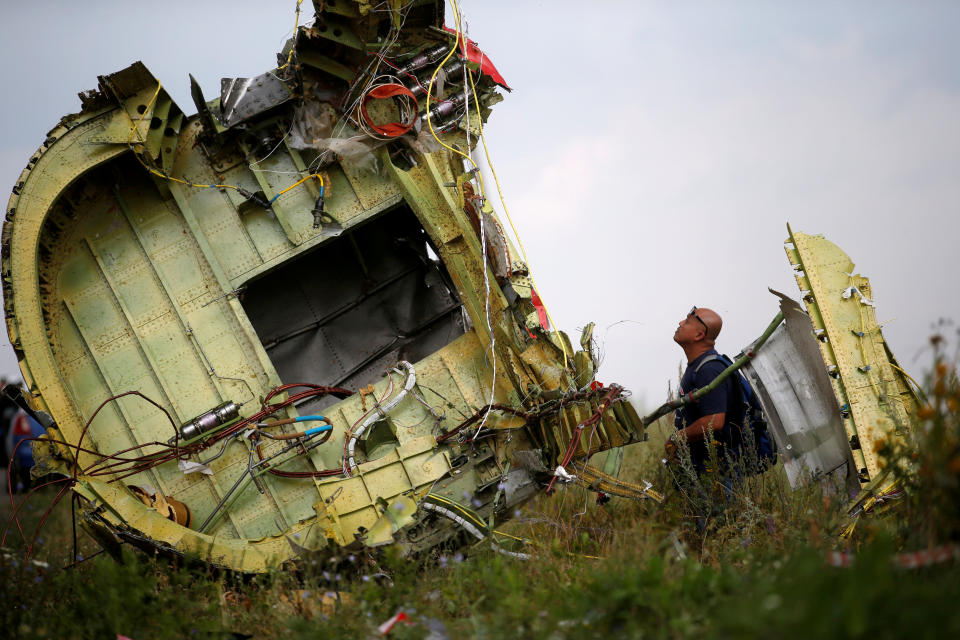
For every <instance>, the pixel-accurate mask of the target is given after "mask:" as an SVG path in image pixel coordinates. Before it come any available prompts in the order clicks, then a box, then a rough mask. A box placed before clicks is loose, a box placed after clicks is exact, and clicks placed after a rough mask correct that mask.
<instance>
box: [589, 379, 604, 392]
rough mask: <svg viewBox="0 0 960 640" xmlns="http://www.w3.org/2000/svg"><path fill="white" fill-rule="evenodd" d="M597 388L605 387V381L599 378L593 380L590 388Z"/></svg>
mask: <svg viewBox="0 0 960 640" xmlns="http://www.w3.org/2000/svg"><path fill="white" fill-rule="evenodd" d="M597 389H603V383H602V382H599V381H597V380H594V381H593V382H591V383H590V390H591V391H596V390H597Z"/></svg>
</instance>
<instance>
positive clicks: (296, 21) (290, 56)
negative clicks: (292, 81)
mask: <svg viewBox="0 0 960 640" xmlns="http://www.w3.org/2000/svg"><path fill="white" fill-rule="evenodd" d="M301 4H303V0H297V17H296V19H294V21H293V42H291V43H290V53H289V54H287V61H286V62H284V63H283V65H282V66H279V67H277V71H282V70H283V69H286V68H287V67H288V66H290V61H291V60H293V51H294V49H296V45H297V29H299V28H300V5H301Z"/></svg>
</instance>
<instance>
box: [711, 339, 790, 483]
mask: <svg viewBox="0 0 960 640" xmlns="http://www.w3.org/2000/svg"><path fill="white" fill-rule="evenodd" d="M714 360H719V361H720V362H722V363H723V364H724V365H725V366H727V367H729V366H731V365H732V364H733V361H732V360H731V359H730V358H729V357H728V356H726V355H721V354H711V355H709V356H707V357H706V358H704V359H703V360H702V361H700V363H699V364H697V368H696V369H694V370H693V372H694V374H696V373H699V372H700V368H701V367H703V365H705V364H707V363H708V362H712V361H714ZM733 375H734V376H736V378H737V382H738V385H737V386H738V387H739V389H740V398H741V400H743V404H744V411H743V416H744V422H745V423H746V425H749V427H750V429H751V430H752V431H753V439H754V442H755V444H756V446H757V467H758V468H757V469H756V470H748V471H751V472H752V473H763V472H764V471H766V470H767V469H769V468H770V467H772V466H773V465H775V464H776V463H777V443H776V442H774V440H773V438H772V437H771V436H770V429H769V428H768V427H767V420H766V418H764V416H763V408H762V407H761V406H760V401H759V400H757V394H756V393H754V391H753V387H751V386H750V383H749V382H747V379H746V378H745V377H743V374H742V373H740V371H735V372H734V374H733ZM741 443H742V433H741Z"/></svg>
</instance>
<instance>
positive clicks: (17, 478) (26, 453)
mask: <svg viewBox="0 0 960 640" xmlns="http://www.w3.org/2000/svg"><path fill="white" fill-rule="evenodd" d="M45 434H46V431H44V428H43V427H42V426H40V423H39V422H37V421H36V420H34V419H33V418H31V417H30V416H29V415H28V414H27V412H26V411H24V410H23V409H18V410H17V412H16V414H15V415H14V416H13V420H12V421H11V423H10V429H9V432H8V433H7V437H6V438H5V440H6V444H7V450H8V451H10V456H11V457H10V485H11V488H12V489H13V492H14V493H21V492H24V491H26V490H28V489H29V488H30V486H31V485H32V484H33V483H32V481H31V477H30V470H31V469H33V464H34V461H33V447H31V446H30V444H31V443H30V442H24V443H23V444H19V443H20V442H21V441H23V440H26V439H27V438H39V437H40V436H43V435H45ZM18 444H19V446H17V445H18Z"/></svg>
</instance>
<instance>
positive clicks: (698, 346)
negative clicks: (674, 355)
mask: <svg viewBox="0 0 960 640" xmlns="http://www.w3.org/2000/svg"><path fill="white" fill-rule="evenodd" d="M722 328H723V320H722V319H721V318H720V314H718V313H717V312H716V311H714V310H713V309H707V308H705V307H694V308H693V309H692V310H691V311H690V313H688V314H687V316H686V317H685V318H684V319H683V320H681V321H680V324H679V325H677V331H676V332H675V333H674V334H673V340H674V342H676V343H677V344H679V345H680V346H681V347H682V348H683V350H684V351H685V352H686V354H687V356H688V359H690V360H692V359H693V357H696V356H697V355H699V354H700V353H703V352H704V351H707V350H708V349H712V348H713V345H714V342H716V340H717V336H718V335H720V330H721V329H722Z"/></svg>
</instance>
